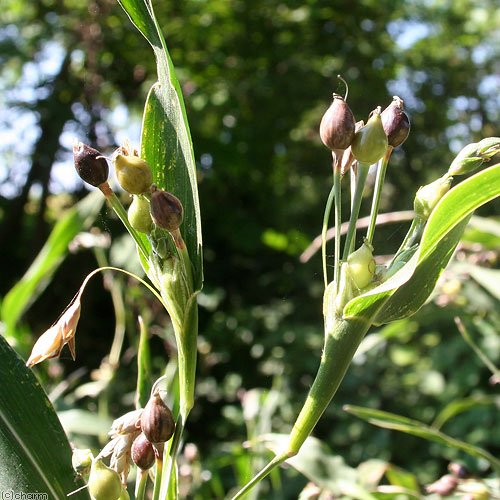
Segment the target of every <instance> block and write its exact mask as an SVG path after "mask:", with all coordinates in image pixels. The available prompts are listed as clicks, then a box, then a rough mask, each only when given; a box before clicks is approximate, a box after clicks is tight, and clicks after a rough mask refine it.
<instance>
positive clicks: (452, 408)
mask: <svg viewBox="0 0 500 500" xmlns="http://www.w3.org/2000/svg"><path fill="white" fill-rule="evenodd" d="M488 405H496V406H497V407H498V408H500V396H471V397H469V398H462V399H456V400H455V401H452V402H451V403H449V404H447V405H446V406H445V407H444V408H443V409H442V410H441V411H440V412H439V414H438V416H437V417H436V418H435V419H434V422H433V423H432V427H434V428H435V429H441V427H443V425H444V424H445V423H446V422H447V421H448V420H449V419H450V418H452V417H454V416H455V415H458V414H460V413H464V412H466V411H470V410H475V409H476V408H477V407H478V406H488Z"/></svg>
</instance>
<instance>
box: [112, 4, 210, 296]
mask: <svg viewBox="0 0 500 500" xmlns="http://www.w3.org/2000/svg"><path fill="white" fill-rule="evenodd" d="M120 5H121V6H122V7H123V8H124V10H125V11H126V12H127V14H128V16H129V17H130V19H131V20H132V22H133V23H134V24H135V25H136V26H137V28H138V29H139V31H141V33H142V34H143V35H144V36H145V37H146V39H147V40H148V41H149V43H150V44H151V46H152V48H153V52H154V56H155V58H156V62H157V68H158V82H157V83H156V84H155V85H153V87H152V88H151V90H150V92H149V95H148V98H147V101H146V106H145V108H144V116H143V122H142V139H141V156H142V157H143V158H144V159H145V160H146V161H147V162H148V163H149V165H150V167H151V168H152V170H153V177H154V180H155V182H156V184H157V185H158V187H159V188H160V189H166V190H167V191H170V192H172V193H173V194H175V195H176V196H177V197H178V198H179V199H180V200H181V202H182V205H183V207H184V222H183V224H182V226H181V228H180V229H181V233H182V236H183V238H184V240H185V242H186V246H187V249H188V252H189V255H190V258H191V262H192V263H193V267H194V276H195V288H196V289H197V290H199V289H201V286H202V283H203V269H202V240H201V217H200V207H199V200H198V186H197V176H196V164H195V159H194V152H193V145H192V141H191V134H190V131H189V125H188V120H187V115H186V109H185V106H184V99H183V97H182V90H181V87H180V84H179V81H178V79H177V76H176V74H175V69H174V66H173V63H172V60H171V58H170V55H169V53H168V50H167V46H166V43H165V40H164V37H163V34H162V32H161V29H160V26H159V25H158V22H157V20H156V18H155V16H154V12H153V7H152V4H151V2H150V1H149V0H144V1H142V0H120ZM153 28H154V29H153Z"/></svg>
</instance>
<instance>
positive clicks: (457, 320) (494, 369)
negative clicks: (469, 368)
mask: <svg viewBox="0 0 500 500" xmlns="http://www.w3.org/2000/svg"><path fill="white" fill-rule="evenodd" d="M455 323H456V325H457V328H458V331H459V332H460V333H461V335H462V337H463V339H464V340H465V341H466V342H467V344H469V346H470V347H471V349H472V350H473V351H474V352H475V353H476V354H477V356H478V357H479V359H480V360H481V361H482V362H483V363H484V364H485V365H486V367H487V368H488V370H490V372H491V373H492V374H493V376H494V377H495V378H496V379H498V380H500V370H499V369H498V368H497V367H496V366H495V365H494V364H493V363H492V362H491V361H490V359H489V358H488V356H486V354H484V352H483V351H482V350H481V349H480V348H479V347H478V346H477V345H476V344H475V342H474V341H473V340H472V337H471V336H470V335H469V332H468V330H467V328H465V325H464V324H463V322H462V320H461V319H460V318H459V317H455Z"/></svg>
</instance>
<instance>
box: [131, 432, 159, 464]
mask: <svg viewBox="0 0 500 500" xmlns="http://www.w3.org/2000/svg"><path fill="white" fill-rule="evenodd" d="M132 460H133V462H134V464H135V465H137V467H139V468H140V469H142V470H146V469H149V468H150V467H151V466H152V465H153V464H154V463H155V451H154V449H153V445H152V443H151V441H149V440H148V438H147V437H146V436H145V435H144V434H143V433H142V432H141V433H140V434H139V435H138V436H137V437H136V438H135V441H134V442H133V443H132Z"/></svg>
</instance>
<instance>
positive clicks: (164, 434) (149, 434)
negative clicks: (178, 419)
mask: <svg viewBox="0 0 500 500" xmlns="http://www.w3.org/2000/svg"><path fill="white" fill-rule="evenodd" d="M141 429H142V432H143V433H144V435H145V436H146V438H147V439H148V440H149V441H150V442H151V443H153V444H156V443H163V442H165V441H168V440H169V439H170V438H171V437H172V435H173V434H174V430H175V422H174V416H173V415H172V412H171V411H170V408H169V407H168V406H167V405H166V404H165V403H164V402H163V399H162V398H161V397H160V394H159V393H156V394H154V395H153V396H151V398H150V399H149V401H148V403H147V404H146V406H145V407H144V410H143V412H142V416H141Z"/></svg>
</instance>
